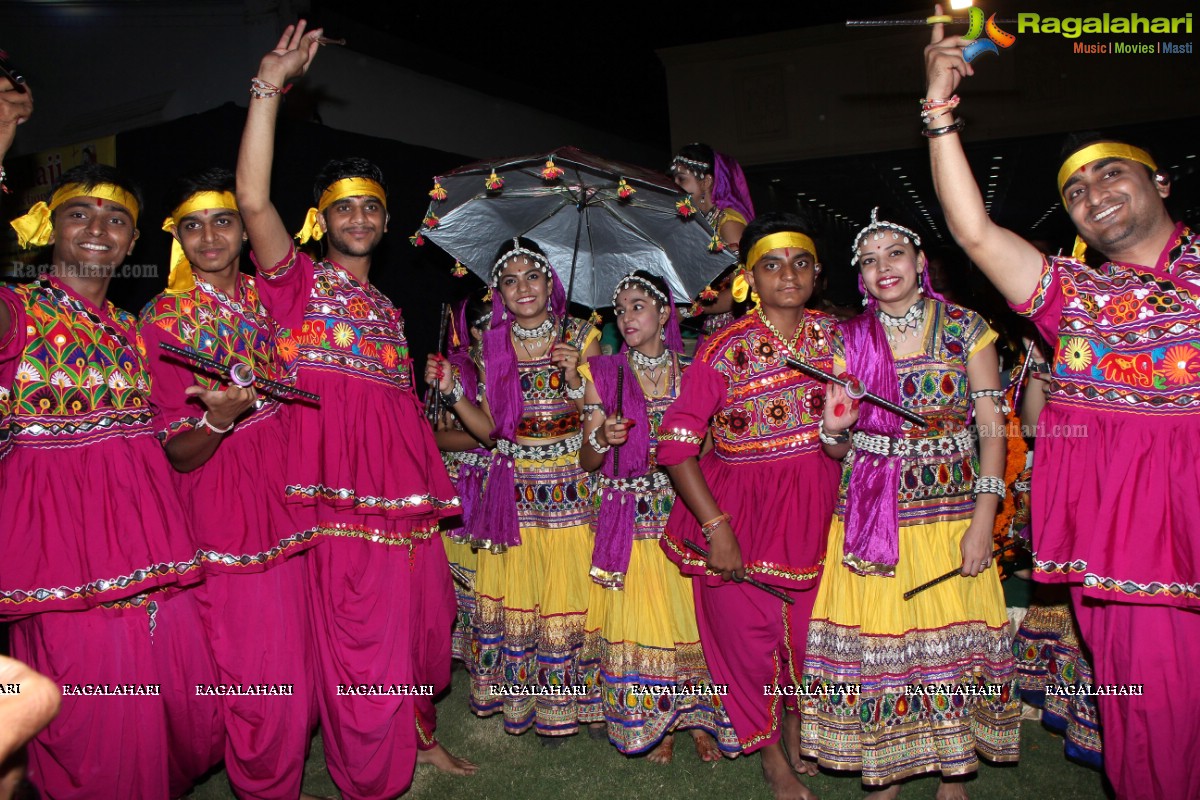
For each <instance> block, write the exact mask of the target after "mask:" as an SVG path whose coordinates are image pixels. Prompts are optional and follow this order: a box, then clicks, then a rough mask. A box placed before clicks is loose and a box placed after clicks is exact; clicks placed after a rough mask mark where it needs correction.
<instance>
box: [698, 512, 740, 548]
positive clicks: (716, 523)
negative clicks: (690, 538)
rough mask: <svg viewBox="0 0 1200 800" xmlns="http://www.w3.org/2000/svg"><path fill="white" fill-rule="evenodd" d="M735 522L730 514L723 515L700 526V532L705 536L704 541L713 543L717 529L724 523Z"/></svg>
mask: <svg viewBox="0 0 1200 800" xmlns="http://www.w3.org/2000/svg"><path fill="white" fill-rule="evenodd" d="M726 522H733V517H731V516H729V515H728V514H722V515H721V516H719V517H713V518H712V519H710V520H709V521H708V522H706V523H704V524H703V525H701V526H700V532H701V533H703V534H704V541H706V542H711V541H712V537H713V534H714V533H716V532H717V528H719V527H721V525H722V524H723V523H726Z"/></svg>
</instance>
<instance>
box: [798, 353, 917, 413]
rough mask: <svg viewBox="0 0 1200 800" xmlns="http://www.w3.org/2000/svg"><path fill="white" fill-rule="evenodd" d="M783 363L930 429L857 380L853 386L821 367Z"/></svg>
mask: <svg viewBox="0 0 1200 800" xmlns="http://www.w3.org/2000/svg"><path fill="white" fill-rule="evenodd" d="M783 363H785V364H787V365H788V366H789V367H791V368H792V369H798V370H800V371H801V372H803V373H805V374H806V375H811V376H812V377H814V378H816V379H818V380H822V381H828V382H829V383H836V384H837V385H838V386H841V387H842V388H844V389H845V390H846V394H847V395H849V396H850V399H851V400H858V399H860V398H861V399H863V400H866V401H868V402H871V403H874V404H875V405H877V406H879V407H881V408H886V409H887V410H888V411H891V412H892V413H893V414H898V415H899V416H901V417H904V418H905V419H906V420H908V421H909V422H911V423H912V424H914V425H920V426H921V427H922V428H928V427H929V423H928V422H926V421H925V420H924V418H923V417H922V416H921V415H920V414H917V413H914V412H912V411H909V410H908V409H907V408H905V407H904V406H900V405H896V404H895V403H893V402H891V401H890V400H884V399H883V398H882V397H880V396H879V395H877V394H872V393H871V392H868V391H866V390H865V389H863V388H862V384H861V383H859V382H858V381H857V380H855V381H853V384H852V382H851V381H848V380H845V379H843V378H838V377H836V376H834V375H830V374H829V373H828V372H826V371H825V370H823V369H821V368H820V367H814V366H813V365H812V364H809V363H808V362H805V361H801V360H800V359H798V358H791V357H788V358H785V359H783Z"/></svg>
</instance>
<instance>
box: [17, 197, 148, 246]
mask: <svg viewBox="0 0 1200 800" xmlns="http://www.w3.org/2000/svg"><path fill="white" fill-rule="evenodd" d="M76 197H96V198H99V199H101V200H109V201H111V202H113V203H116V204H117V205H120V206H123V207H124V208H125V210H126V211H128V212H129V216H131V217H133V226H134V227H135V228H136V227H137V218H138V204H137V200H136V199H135V198H134V196H133V195H132V194H130V193H129V192H127V191H125V190H124V189H122V188H121V187H120V186H117V185H116V184H112V183H97V184H96V185H95V186H93V187H91V188H90V189H89V188H86V187H85V186H84V185H83V184H82V183H68V184H65V185H63V186H60V187H59V188H58V191H57V192H55V193H54V195H53V196H52V197H51V198H50V205H46V203H45V202H43V201H41V200H39V201H38V202H36V203H34V204H33V207H32V208H31V209H29V212H28V213H27V214H25V215H24V216H20V217H17V218H16V219H14V220H13V221H12V222H11V223H9V224H10V225H12V226H13V230H15V231H16V232H17V241H18V242H19V243H20V245H21V247H26V248H28V247H42V246H44V245H46V244H48V243H49V242H50V235H51V234H52V233H54V209H56V208H58V207H59V206H61V205H62V204H63V203H65V202H67V201H68V200H74V199H75V198H76Z"/></svg>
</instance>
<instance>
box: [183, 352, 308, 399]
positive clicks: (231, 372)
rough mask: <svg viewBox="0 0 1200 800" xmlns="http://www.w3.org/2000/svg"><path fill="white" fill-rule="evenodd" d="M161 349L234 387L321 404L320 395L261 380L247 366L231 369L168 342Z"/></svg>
mask: <svg viewBox="0 0 1200 800" xmlns="http://www.w3.org/2000/svg"><path fill="white" fill-rule="evenodd" d="M159 347H161V348H162V349H164V350H166V351H167V352H168V353H173V354H174V355H177V356H179V357H180V358H184V359H187V360H188V361H191V362H192V363H193V364H196V365H197V366H200V367H203V368H204V369H206V370H208V371H209V372H212V373H214V374H216V375H219V376H221V377H222V378H225V379H226V380H228V381H229V382H230V383H232V384H233V385H234V386H241V387H242V388H245V387H248V386H253V387H254V388H256V389H261V390H262V392H263V394H269V395H270V396H271V397H274V398H276V399H277V400H288V399H290V398H292V397H303V398H304V399H306V400H312V401H313V402H315V403H319V402H321V396H320V395H316V394H313V393H312V392H305V391H303V390H301V389H297V388H295V387H292V386H288V385H287V384H286V383H280V382H278V381H273V380H269V379H267V378H260V377H259V376H257V375H255V374H254V371H253V370H251V369H250V367H249V365H247V364H241V363H238V364H234V365H233V366H232V367H231V366H229V365H228V364H222V363H221V362H219V361H213V360H212V359H211V358H208V357H207V356H203V355H200V354H199V353H197V352H196V351H195V350H191V349H189V348H186V347H176V346H175V345H173V344H167V343H166V342H159Z"/></svg>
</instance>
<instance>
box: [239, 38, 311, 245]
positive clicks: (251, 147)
mask: <svg viewBox="0 0 1200 800" xmlns="http://www.w3.org/2000/svg"><path fill="white" fill-rule="evenodd" d="M304 27H305V22H304V20H300V22H299V24H297V25H289V26H288V27H287V29H286V30H284V32H283V36H281V37H280V38H279V43H278V44H277V45H276V47H275V49H274V50H272V51H271V52H269V53H267V54H266V55H265V56H263V59H262V63H261V64H259V67H258V75H257V76H256V78H257V80H259V81H261V82H263V83H262V84H256V88H257V91H258V93H259V94H252V95H251V96H250V108H249V110H248V111H247V113H246V128H245V130H244V131H243V132H242V146H241V149H240V150H239V151H238V165H237V200H238V209H239V210H240V211H241V214H242V220H243V221H244V222H245V224H246V232H247V233H248V234H249V235H250V248H251V250H253V251H254V257H255V259H257V261H258V263H259V264H261V265H263V266H266V267H269V266H273V265H275V264H278V263H279V262H280V261H282V260H283V259H284V258H286V257H287V254H288V251H289V250H290V249H291V247H292V235H291V233H289V232H288V229H287V226H285V225H284V224H283V219H282V218H280V216H279V212H278V211H277V210H276V209H275V206H274V205H273V204H272V203H271V162H272V161H273V160H274V158H275V122H276V120H277V119H278V117H279V105H280V103H282V102H283V93H282V90H283V89H285V88H286V87H287V85H288V84H289V83H291V82H292V81H294V80H297V79H298V78H300V77H302V76H303V75H304V73H306V72H307V71H308V67H309V65H310V64H312V60H313V57H314V56H315V55H316V53H317V48H318V47H320V44H319V43H318V42H317V39H318V37H319V36H320V35H321V29H320V28H318V29H317V30H314V31H309V32H308V33H305V32H304ZM263 84H268V85H269V87H268V86H264V85H263ZM270 87H275V88H277V89H279V90H280V91H279V92H278V93H275V94H272V91H273V89H272V88H270ZM260 95H262V96H260ZM267 95H269V96H267Z"/></svg>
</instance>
